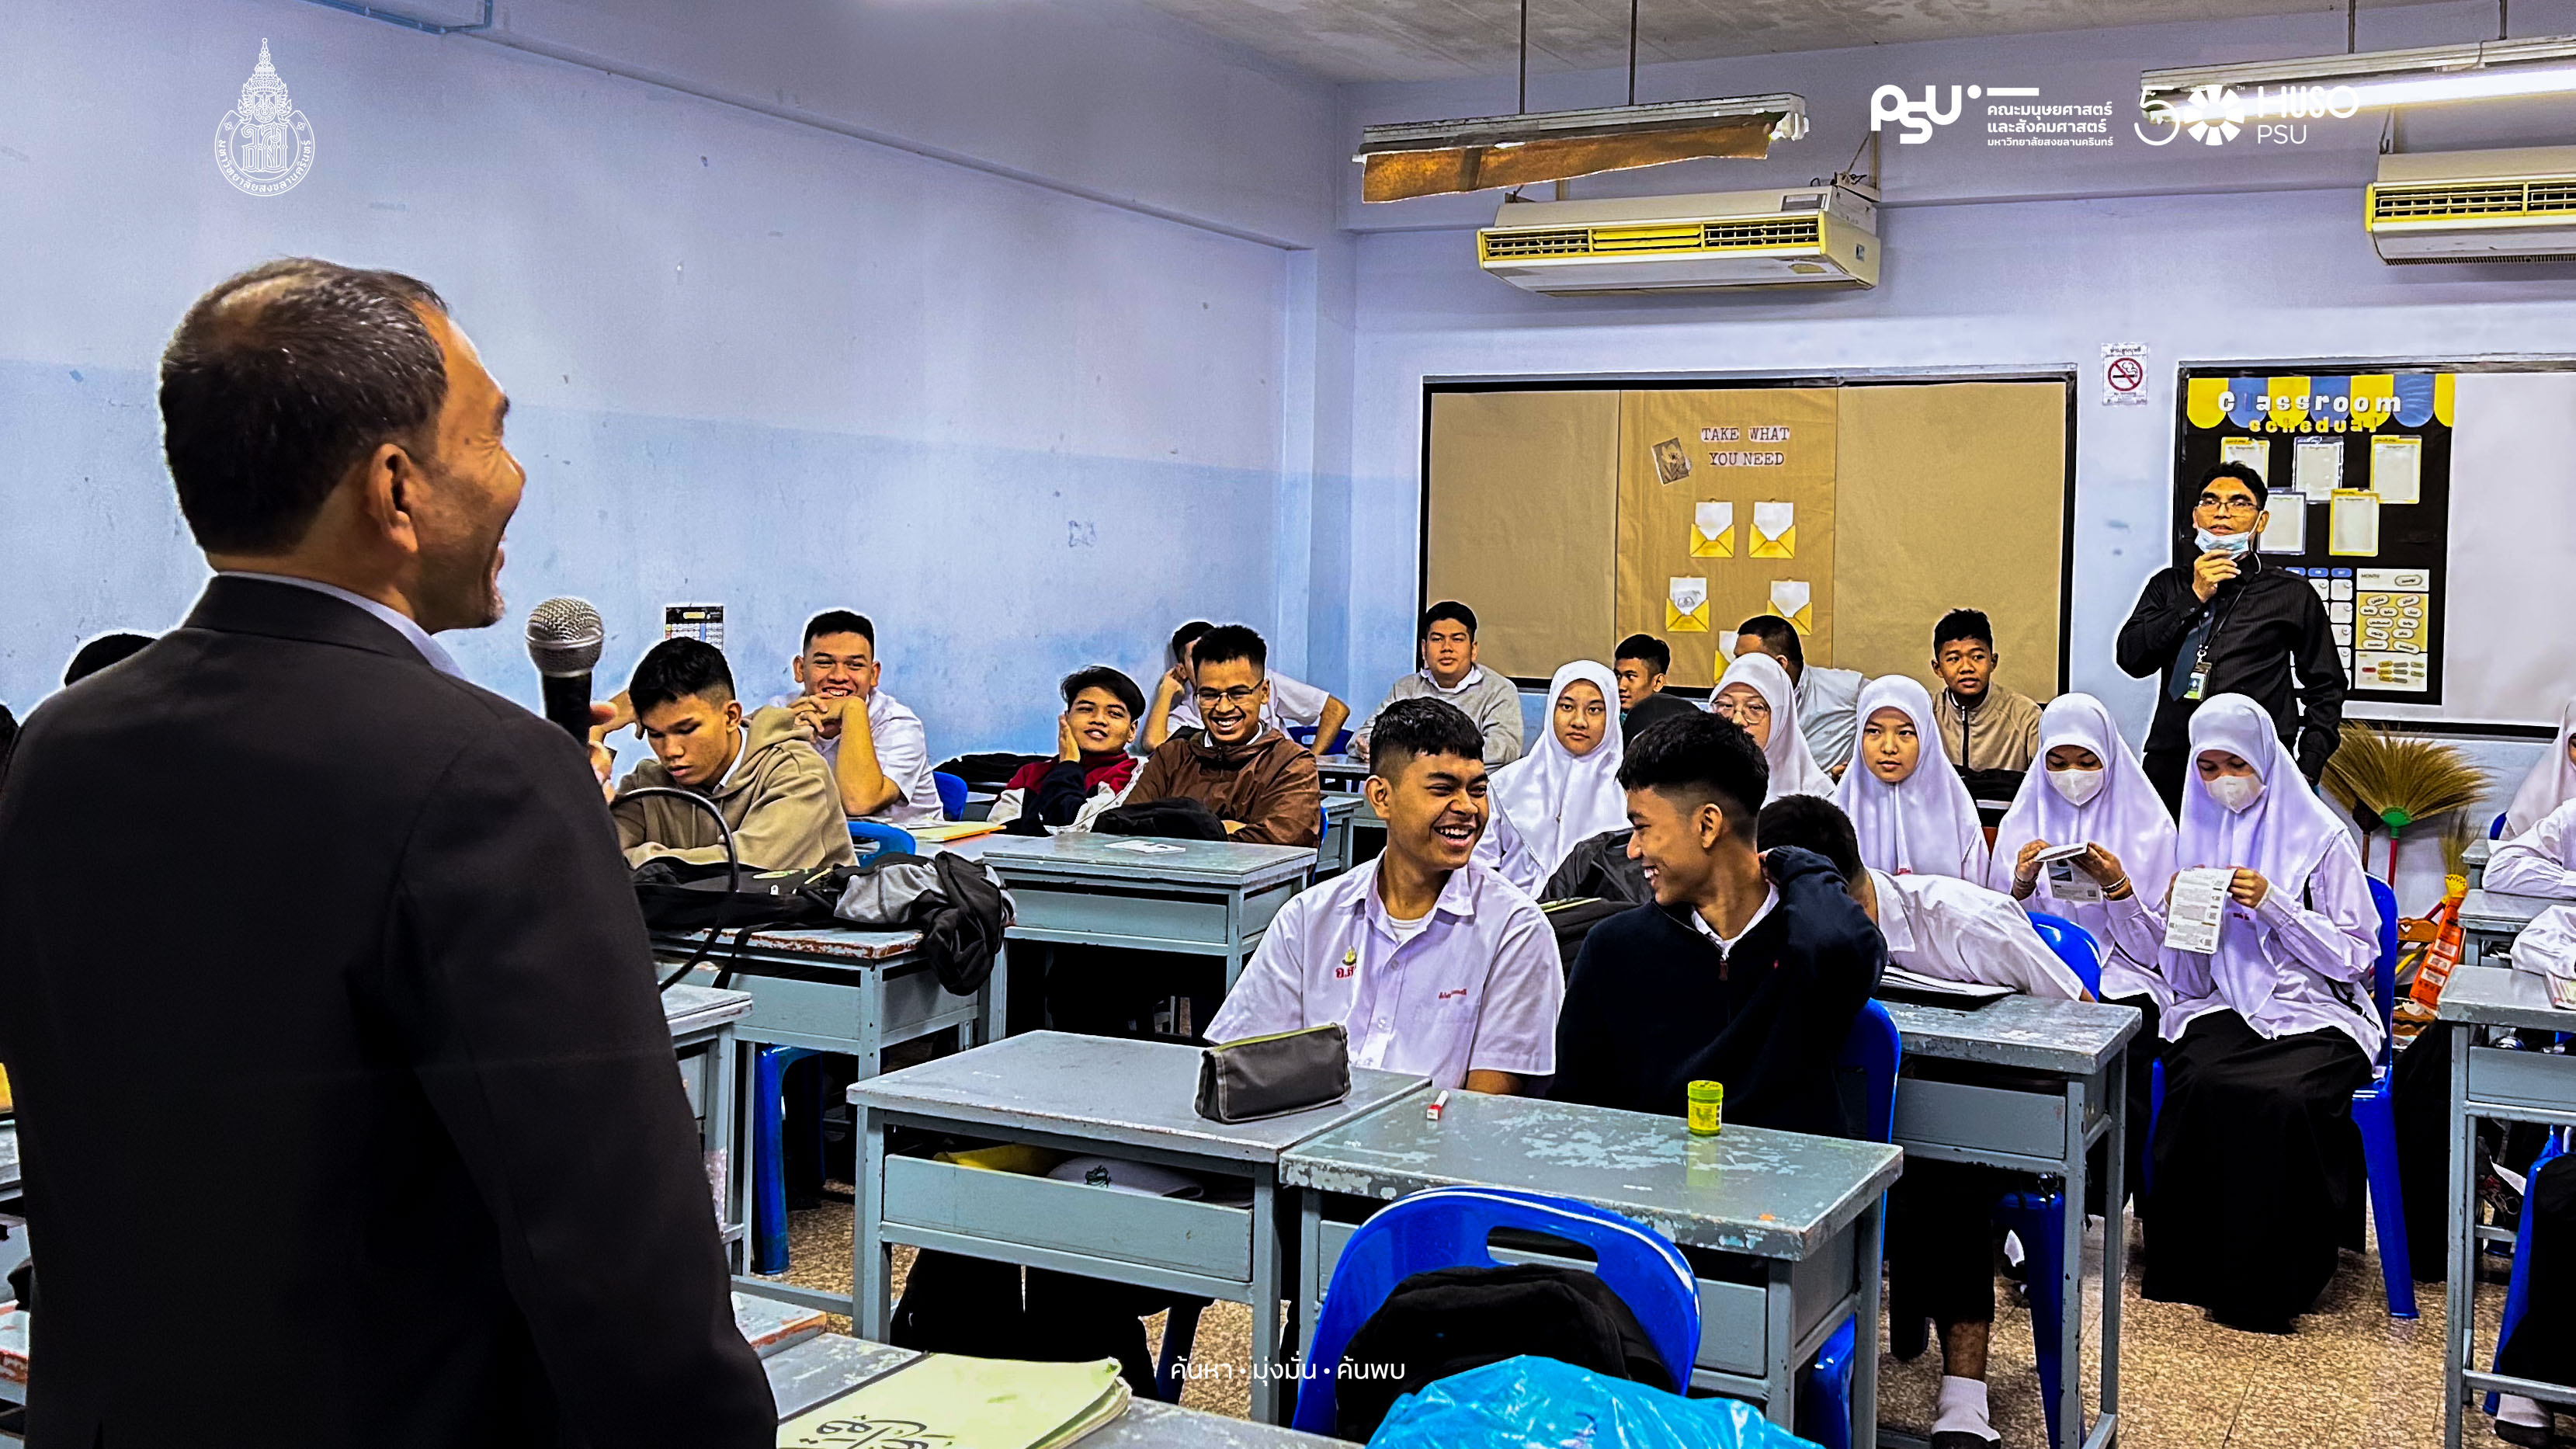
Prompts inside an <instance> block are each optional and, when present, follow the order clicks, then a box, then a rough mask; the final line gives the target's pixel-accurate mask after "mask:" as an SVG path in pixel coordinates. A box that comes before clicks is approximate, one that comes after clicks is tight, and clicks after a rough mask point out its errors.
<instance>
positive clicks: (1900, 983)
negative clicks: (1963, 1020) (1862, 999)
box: [1878, 966, 2013, 1010]
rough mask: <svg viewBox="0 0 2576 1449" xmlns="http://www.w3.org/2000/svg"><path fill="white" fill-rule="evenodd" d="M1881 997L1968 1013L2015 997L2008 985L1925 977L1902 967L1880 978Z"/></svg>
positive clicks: (1883, 973) (1893, 969) (1879, 989)
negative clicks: (1958, 1009) (1951, 1008)
mask: <svg viewBox="0 0 2576 1449" xmlns="http://www.w3.org/2000/svg"><path fill="white" fill-rule="evenodd" d="M1878 994H1879V995H1880V996H1884V997H1887V998H1888V999H1890V1000H1892V1001H1919V1002H1921V1003H1923V1004H1925V1005H1927V1006H1950V1007H1957V1008H1960V1009H1962V1010H1965V1009H1967V1008H1970V1007H1977V1006H1983V1005H1985V1004H1986V1003H1987V1002H1989V1001H2000V1000H2002V999H2003V998H2005V997H2007V996H2010V995H2012V994H2013V989H2012V988H2011V987H2009V986H1990V985H1988V984H1986V983H1985V982H1982V981H1952V980H1949V979H1947V978H1946V977H1940V976H1926V975H1924V974H1923V973H1921V972H1919V971H1908V970H1906V969H1905V968H1904V967H1902V966H1890V967H1888V968H1887V969H1886V970H1885V971H1884V972H1881V973H1880V975H1879V978H1878Z"/></svg>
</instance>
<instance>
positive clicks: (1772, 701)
mask: <svg viewBox="0 0 2576 1449" xmlns="http://www.w3.org/2000/svg"><path fill="white" fill-rule="evenodd" d="M1708 707H1709V712H1710V713H1712V714H1720V715H1724V716H1726V717H1727V718H1728V719H1731V720H1733V721H1735V722H1736V723H1737V724H1738V725H1740V726H1742V727H1743V729H1744V732H1745V733H1747V734H1749V735H1751V736H1753V743H1755V744H1757V745H1760V746H1761V747H1762V757H1763V759H1765V760H1767V761H1769V762H1770V765H1771V793H1770V794H1769V795H1768V796H1766V797H1765V798H1764V800H1763V802H1762V803H1763V804H1765V805H1768V804H1770V803H1771V802H1772V801H1773V800H1777V799H1779V798H1780V797H1781V796H1783V795H1823V796H1826V797H1828V798H1830V797H1831V796H1832V795H1833V793H1834V777H1833V776H1831V775H1828V774H1826V773H1825V771H1824V768H1823V767H1822V766H1820V765H1818V764H1817V763H1816V757H1815V755H1814V754H1813V753H1811V752H1810V751H1809V750H1808V749H1807V737H1806V736H1805V735H1804V734H1803V733H1801V732H1800V731H1799V729H1798V687H1797V686H1796V685H1794V684H1791V683H1790V682H1789V671H1787V670H1785V669H1782V668H1781V667H1780V662H1779V661H1778V660H1776V659H1773V658H1772V657H1771V656H1770V655H1768V654H1760V653H1750V652H1748V653H1744V654H1738V655H1736V656H1735V661H1734V662H1733V663H1731V664H1729V665H1727V666H1726V672H1725V673H1724V674H1721V675H1719V676H1718V678H1717V688H1716V689H1715V690H1713V691H1711V692H1710V694H1709V697H1708Z"/></svg>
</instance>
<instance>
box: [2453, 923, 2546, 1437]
mask: <svg viewBox="0 0 2576 1449" xmlns="http://www.w3.org/2000/svg"><path fill="white" fill-rule="evenodd" d="M2471 899H2475V897H2474V895H2473V896H2472V897H2471ZM2436 1015H2437V1017H2438V1019H2439V1024H2440V1025H2442V1026H2445V1027H2448V1028H2450V1031H2451V1188H2450V1211H2449V1219H2450V1230H2451V1231H2450V1245H2451V1247H2450V1251H2451V1256H2450V1285H2449V1288H2448V1295H2447V1299H2446V1302H2447V1305H2448V1306H2447V1308H2446V1313H2447V1315H2448V1316H2447V1317H2446V1318H2444V1320H2443V1324H2442V1394H2443V1404H2442V1443H2443V1444H2444V1445H2445V1446H2447V1449H2459V1444H2460V1420H2461V1405H2462V1403H2463V1402H2464V1401H2465V1400H2466V1398H2467V1397H2468V1396H2470V1395H2478V1396H2481V1397H2483V1396H2484V1395H2485V1394H2487V1393H2489V1392H2491V1391H2492V1392H2498V1393H2507V1394H2521V1395H2523V1396H2524V1397H2526V1398H2536V1399H2539V1400H2541V1401H2542V1402H2544V1403H2547V1402H2550V1401H2552V1400H2556V1401H2559V1402H2564V1401H2566V1400H2568V1399H2570V1398H2576V1388H2571V1387H2569V1386H2568V1385H2565V1384H2536V1383H2532V1382H2530V1381H2528V1380H2525V1379H2513V1378H2506V1377H2504V1376H2503V1375H2501V1374H2496V1373H2492V1372H2484V1373H2482V1372H2480V1371H2478V1370H2476V1369H2474V1368H2471V1367H2470V1366H2469V1365H2470V1362H2471V1354H2472V1350H2473V1348H2474V1347H2475V1345H2474V1344H2473V1343H2472V1342H2471V1340H2472V1339H2474V1338H2475V1337H2477V1336H2478V1329H2477V1316H2476V1314H2475V1313H2474V1312H2472V1311H2471V1307H2470V1294H2471V1292H2472V1290H2473V1288H2474V1287H2475V1284H2474V1283H2473V1281H2472V1279H2471V1277H2470V1269H2469V1264H2470V1261H2471V1255H2472V1254H2473V1253H2474V1252H2475V1251H2476V1248H2475V1245H2474V1241H2473V1240H2474V1239H2475V1238H2476V1237H2477V1236H2478V1235H2480V1234H2481V1233H2484V1232H2489V1231H2494V1232H2497V1233H2498V1234H2499V1235H2500V1236H2501V1235H2502V1234H2501V1230H2491V1229H2481V1228H2479V1227H2477V1218H2476V1209H2477V1201H2476V1198H2475V1196H2474V1193H2475V1190H2476V1189H2475V1186H2474V1183H2473V1179H2472V1171H2471V1164H2472V1160H2473V1157H2474V1154H2475V1148H2474V1147H2473V1146H2472V1143H2471V1134H2472V1133H2474V1132H2475V1130H2476V1124H2477V1119H2478V1118H2481V1117H2494V1118H2501V1119H2503V1120H2505V1121H2511V1122H2540V1123H2545V1124H2548V1125H2550V1126H2555V1127H2564V1126H2570V1125H2576V1057H2567V1056H2554V1055H2550V1054H2548V1053H2545V1052H2534V1051H2512V1050H2508V1049H2505V1048H2502V1047H2491V1046H2485V1045H2481V1042H2482V1041H2483V1040H2484V1038H2485V1036H2486V1035H2487V1033H2486V1032H2485V1031H2484V1030H2483V1029H2484V1028H2487V1027H2507V1028H2513V1027H2524V1028H2533V1029H2537V1030H2540V1031H2553V1032H2576V1011H2559V1010H2557V1009H2555V1008H2553V1007H2552V1006H2550V1004H2549V988H2548V986H2547V985H2546V984H2544V983H2543V982H2542V980H2541V978H2540V977H2538V976H2536V975H2534V974H2532V973H2530V972H2528V971H2507V970H2503V969H2500V968H2497V967H2492V966H2463V967H2461V968H2460V969H2458V970H2457V971H2454V972H2452V973H2451V979H2450V980H2449V981H2447V982H2444V983H2443V985H2442V1004H2441V1007H2440V1009H2439V1011H2438V1012H2437V1013H2436ZM2485 1437H2486V1436H2485V1435H2483V1434H2481V1435H2480V1436H2479V1438H2480V1439H2481V1440H2483V1439H2484V1438H2485Z"/></svg>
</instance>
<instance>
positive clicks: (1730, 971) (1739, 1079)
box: [1550, 849, 1887, 1137]
mask: <svg viewBox="0 0 2576 1449" xmlns="http://www.w3.org/2000/svg"><path fill="white" fill-rule="evenodd" d="M1763 864H1764V866H1765V868H1766V869H1767V870H1768V871H1769V873H1770V875H1771V880H1772V884H1773V886H1774V887H1775V888H1776V889H1778V891H1779V892H1780V903H1779V904H1778V905H1777V906H1775V907H1773V908H1772V910H1771V913H1770V914H1769V915H1767V916H1764V917H1763V918H1762V919H1761V920H1760V921H1757V922H1755V923H1754V926H1753V929H1751V930H1750V931H1747V932H1745V934H1744V939H1742V940H1741V941H1738V942H1736V944H1735V950H1734V952H1733V953H1732V954H1721V953H1720V952H1719V951H1718V948H1717V944H1716V943H1715V942H1713V941H1711V940H1710V939H1709V938H1708V937H1707V936H1705V935H1702V934H1701V933H1700V932H1699V931H1698V930H1697V929H1695V928H1694V927H1693V926H1692V925H1691V923H1690V918H1689V908H1688V907H1683V908H1681V909H1679V910H1667V909H1666V908H1665V907H1663V906H1659V905H1643V906H1639V907H1638V908H1636V909H1635V910H1633V911H1628V912H1624V913H1622V914H1620V915H1616V916H1612V917H1611V918H1610V919H1608V920H1606V921H1603V922H1601V923H1600V924H1599V925H1597V926H1594V927H1593V928H1592V932H1591V934H1590V935H1587V936H1586V937H1584V939H1583V953H1582V954H1581V955H1579V956H1577V957H1576V958H1575V960H1574V979H1573V980H1572V981H1571V982H1569V983H1568V984H1567V986H1566V988H1565V1006H1564V1009H1563V1010H1562V1011H1561V1012H1560V1013H1559V1014H1558V1016H1557V1020H1556V1084H1555V1086H1554V1088H1553V1089H1552V1091H1551V1092H1550V1095H1551V1096H1553V1097H1555V1098H1556V1099H1557V1100H1558V1101H1561V1102H1582V1103H1586V1104H1588V1105H1591V1106H1595V1107H1616V1108H1620V1109H1623V1110H1625V1111H1630V1112H1654V1113H1658V1114H1661V1115H1664V1116H1673V1117H1678V1116H1681V1115H1683V1114H1684V1110H1685V1108H1686V1107H1687V1106H1688V1097H1689V1090H1688V1089H1689V1086H1690V1084H1691V1083H1692V1082H1693V1081H1703V1080H1704V1081H1714V1082H1722V1083H1724V1084H1725V1086H1726V1120H1727V1121H1729V1122H1740V1123H1743V1124H1745V1125H1747V1126H1751V1127H1776V1128H1780V1129H1783V1130H1785V1131H1791V1132H1815V1133H1823V1134H1826V1135H1829V1136H1836V1137H1850V1136H1854V1135H1856V1133H1855V1130H1854V1129H1855V1127H1856V1126H1857V1124H1858V1122H1859V1110H1858V1109H1859V1105H1860V1104H1859V1102H1858V1100H1857V1095H1858V1094H1857V1093H1855V1092H1852V1091H1847V1090H1845V1088H1844V1087H1843V1086H1842V1085H1841V1084H1840V1082H1839V1081H1838V1079H1837V1076H1836V1073H1835V1071H1834V1058H1835V1057H1836V1055H1838V1054H1839V1053H1840V1052H1841V1051H1842V1046H1843V1041H1844V1039H1845V1038H1846V1037H1848V1036H1850V1035H1851V1025H1852V1017H1853V1016H1854V1015H1855V1014H1856V1013H1858V1012H1859V1010H1860V1009H1861V1004H1862V1003H1863V1002H1864V1001H1866V1000H1868V999H1869V993H1870V991H1871V989H1872V988H1874V987H1875V986H1876V985H1877V984H1878V973H1879V967H1880V964H1881V963H1882V962H1883V961H1884V959H1885V956H1886V950H1887V948H1886V944H1885V942H1884V941H1883V940H1882V939H1881V938H1880V936H1879V934H1878V928H1877V927H1876V926H1873V925H1871V924H1870V921H1869V917H1868V916H1867V915H1866V914H1864V913H1863V912H1862V910H1861V908H1860V907H1859V906H1858V905H1857V904H1855V903H1854V902H1853V900H1852V898H1851V897H1850V896H1849V895H1847V894H1845V893H1844V891H1843V882H1842V877H1840V876H1838V875H1836V874H1835V873H1834V868H1833V867H1832V866H1830V865H1828V864H1826V863H1825V860H1824V858H1823V857H1822V856H1818V855H1813V854H1810V853H1809V852H1807V851H1803V850H1787V849H1782V850H1773V851H1770V852H1767V853H1766V854H1765V855H1764V856H1763Z"/></svg>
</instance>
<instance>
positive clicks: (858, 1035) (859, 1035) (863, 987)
mask: <svg viewBox="0 0 2576 1449" xmlns="http://www.w3.org/2000/svg"><path fill="white" fill-rule="evenodd" d="M885 1019H886V1005H885V973H884V972H883V971H870V972H867V973H866V974H864V975H862V976H861V977H860V978H859V1020H858V1024H857V1030H855V1031H853V1032H851V1033H850V1036H851V1039H852V1040H853V1041H855V1042H856V1043H857V1049H856V1050H855V1051H853V1052H852V1053H851V1055H853V1056H855V1057H857V1058H858V1060H859V1077H860V1079H861V1080H865V1079H867V1078H869V1077H873V1076H875V1075H876V1074H877V1073H879V1072H882V1071H884V1070H885Z"/></svg>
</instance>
